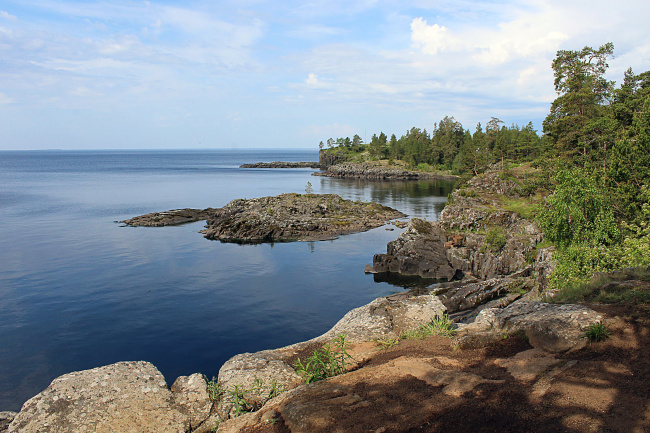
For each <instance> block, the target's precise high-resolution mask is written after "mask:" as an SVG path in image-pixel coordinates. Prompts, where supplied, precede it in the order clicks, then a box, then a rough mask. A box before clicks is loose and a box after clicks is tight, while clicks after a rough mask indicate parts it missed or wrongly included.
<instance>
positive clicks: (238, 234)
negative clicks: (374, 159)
mask: <svg viewBox="0 0 650 433" xmlns="http://www.w3.org/2000/svg"><path fill="white" fill-rule="evenodd" d="M405 216H406V215H405V214H403V213H402V212H400V211H398V210H395V209H393V208H390V207H387V206H383V205H380V204H378V203H372V202H363V201H361V200H356V201H353V200H346V199H343V198H341V197H340V196H339V195H336V194H296V193H287V194H280V195H278V196H271V197H260V198H253V199H237V200H233V201H231V202H230V203H228V204H227V205H226V206H224V207H222V208H218V209H214V208H207V209H189V208H187V209H176V210H170V211H166V212H156V213H149V214H146V215H141V216H137V217H134V218H131V219H128V220H124V221H120V222H121V223H124V224H125V225H126V226H134V227H135V226H147V227H161V226H169V225H178V224H184V223H188V222H195V221H201V220H206V221H207V224H206V226H205V229H204V230H201V232H200V233H203V234H204V236H205V237H206V238H207V239H211V240H219V241H222V242H233V243H241V244H258V243H264V242H292V241H319V240H330V239H336V238H337V237H338V236H339V235H342V234H350V233H358V232H362V231H367V230H370V229H373V228H376V227H380V226H382V225H384V224H386V223H387V222H388V221H390V220H394V219H397V218H403V217H405Z"/></svg>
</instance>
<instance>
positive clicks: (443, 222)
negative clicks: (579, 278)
mask: <svg viewBox="0 0 650 433" xmlns="http://www.w3.org/2000/svg"><path fill="white" fill-rule="evenodd" d="M476 179H477V178H473V179H472V180H470V182H469V186H470V188H467V189H462V190H456V191H454V192H453V194H452V202H451V203H449V204H448V205H447V206H445V208H444V209H443V211H442V212H441V214H440V219H439V221H435V222H429V221H424V220H421V219H416V218H414V219H412V220H411V221H410V222H409V226H408V228H407V230H406V231H404V232H403V233H402V234H401V235H400V236H399V237H398V239H396V240H395V241H392V242H389V243H388V246H387V252H386V253H385V254H376V255H375V256H374V257H373V264H372V267H371V268H369V269H368V271H370V272H389V273H392V274H396V275H404V276H420V277H425V278H440V279H447V280H451V279H461V278H463V277H471V278H478V279H490V278H496V277H504V276H508V275H511V274H515V273H517V272H521V271H523V270H524V269H528V268H530V271H531V273H532V271H534V272H535V274H536V275H537V278H538V283H539V286H540V287H545V285H546V284H547V282H548V275H549V273H550V272H551V271H552V268H553V263H552V260H551V250H552V248H545V249H538V248H537V244H538V243H539V242H540V241H541V240H542V237H543V235H542V233H541V231H540V229H539V228H538V227H537V225H536V224H535V223H534V222H532V221H529V220H527V219H524V218H522V217H521V215H519V214H518V213H516V212H514V211H510V210H507V209H504V208H503V201H502V199H501V198H500V197H501V196H500V195H497V194H501V193H504V192H512V193H513V194H516V191H515V190H514V189H515V188H516V187H517V184H516V183H515V182H514V181H510V180H507V181H503V180H502V179H501V178H500V177H499V176H498V175H497V174H494V173H488V174H486V175H485V176H482V177H480V178H478V179H479V180H476Z"/></svg>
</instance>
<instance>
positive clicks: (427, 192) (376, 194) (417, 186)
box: [320, 177, 456, 221]
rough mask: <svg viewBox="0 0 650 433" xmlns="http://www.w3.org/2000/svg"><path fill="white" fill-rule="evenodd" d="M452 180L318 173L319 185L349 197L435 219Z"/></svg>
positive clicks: (413, 215)
mask: <svg viewBox="0 0 650 433" xmlns="http://www.w3.org/2000/svg"><path fill="white" fill-rule="evenodd" d="M455 183H456V181H450V180H420V181H412V180H411V181H400V180H392V181H377V180H366V179H337V178H329V177H321V178H320V189H321V190H323V191H328V192H332V193H335V194H339V195H340V196H341V197H343V198H347V199H350V200H356V199H357V198H361V199H362V200H365V201H374V202H377V203H381V204H383V205H385V206H390V207H393V208H395V209H398V210H400V211H402V212H404V213H406V214H407V215H408V216H409V218H412V217H419V218H425V219H427V220H433V221H437V220H438V217H439V216H440V212H441V211H442V209H443V208H444V207H445V203H446V202H447V195H448V194H449V193H450V192H452V191H453V189H454V185H455Z"/></svg>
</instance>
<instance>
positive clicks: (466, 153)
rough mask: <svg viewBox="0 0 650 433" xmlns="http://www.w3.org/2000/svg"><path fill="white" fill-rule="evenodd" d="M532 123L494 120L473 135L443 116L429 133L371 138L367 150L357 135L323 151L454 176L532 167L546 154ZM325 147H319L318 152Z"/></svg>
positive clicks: (413, 131) (333, 142)
mask: <svg viewBox="0 0 650 433" xmlns="http://www.w3.org/2000/svg"><path fill="white" fill-rule="evenodd" d="M545 143H547V142H546V141H545V140H543V139H542V138H541V137H540V136H539V135H538V134H537V131H536V130H535V129H534V127H533V124H532V122H529V123H528V124H527V125H526V126H524V127H519V126H518V125H514V124H513V125H511V126H510V127H506V126H505V125H504V122H503V121H502V120H500V119H497V118H495V117H493V118H491V120H490V121H489V122H487V124H486V126H485V130H484V129H483V126H482V125H481V124H480V123H479V124H478V125H476V128H475V130H474V132H471V131H470V130H469V129H464V128H463V125H462V124H461V123H460V122H458V121H456V119H454V118H453V117H449V116H445V117H444V118H443V119H442V120H441V121H440V122H437V123H434V126H433V129H432V131H431V133H429V132H428V131H427V130H426V129H420V128H416V127H413V128H411V129H410V130H408V131H406V134H404V135H402V136H401V137H399V138H397V136H396V135H395V134H392V135H391V137H390V139H389V138H388V137H387V135H386V134H385V133H384V132H380V133H379V135H377V134H373V136H372V139H371V140H370V142H369V143H367V144H365V143H363V141H362V140H361V138H360V137H359V136H358V135H355V136H354V138H353V139H350V138H349V137H346V138H338V139H336V140H334V139H332V138H330V139H329V140H327V147H328V148H329V149H335V150H334V151H339V152H341V151H343V152H346V153H347V154H354V153H362V152H366V151H367V152H368V154H369V156H370V157H371V158H372V159H391V160H401V161H405V162H406V163H407V164H408V165H409V166H410V167H411V168H419V169H425V170H426V169H430V168H432V169H434V170H452V172H453V173H455V174H462V173H467V172H473V173H474V174H478V173H480V172H483V171H484V170H485V168H486V167H487V166H488V164H490V163H492V162H495V161H499V160H509V161H531V160H534V159H536V158H538V157H540V156H542V155H544V154H545V153H546V152H547V150H548V149H547V148H548V146H547V145H545ZM324 147H325V144H324V143H323V142H321V143H320V148H321V150H322V149H324Z"/></svg>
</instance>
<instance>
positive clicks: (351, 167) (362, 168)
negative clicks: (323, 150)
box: [314, 162, 458, 180]
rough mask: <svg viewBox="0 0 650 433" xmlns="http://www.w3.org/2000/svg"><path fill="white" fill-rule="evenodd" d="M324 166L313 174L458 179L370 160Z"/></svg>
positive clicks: (386, 178)
mask: <svg viewBox="0 0 650 433" xmlns="http://www.w3.org/2000/svg"><path fill="white" fill-rule="evenodd" d="M324 167H327V168H326V170H324V171H322V172H317V173H314V175H315V176H326V177H338V178H352V179H381V180H392V179H394V180H404V179H406V180H417V179H448V180H456V179H458V176H454V175H450V174H449V175H447V174H440V173H429V172H425V171H410V170H405V169H403V168H399V167H393V166H385V165H381V164H373V163H371V162H365V163H353V162H342V163H337V164H335V165H324Z"/></svg>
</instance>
